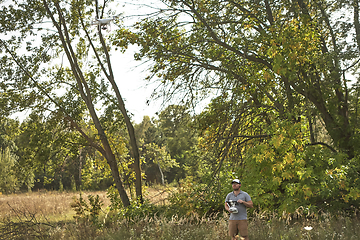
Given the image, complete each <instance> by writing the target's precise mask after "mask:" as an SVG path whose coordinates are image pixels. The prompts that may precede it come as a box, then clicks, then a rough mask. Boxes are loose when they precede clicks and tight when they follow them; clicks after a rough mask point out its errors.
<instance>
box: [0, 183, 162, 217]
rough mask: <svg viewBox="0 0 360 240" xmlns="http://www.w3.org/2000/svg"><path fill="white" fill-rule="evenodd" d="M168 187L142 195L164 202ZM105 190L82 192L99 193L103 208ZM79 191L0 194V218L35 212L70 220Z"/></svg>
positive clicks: (150, 190)
mask: <svg viewBox="0 0 360 240" xmlns="http://www.w3.org/2000/svg"><path fill="white" fill-rule="evenodd" d="M168 191H169V190H168V189H166V188H164V187H161V186H154V187H151V188H146V189H145V191H144V197H145V198H146V199H149V200H150V201H151V202H152V203H154V204H165V203H166V198H167V197H168V195H169V193H168ZM106 194H107V193H106V191H90V192H82V196H83V198H84V199H87V196H88V195H93V196H96V195H99V198H100V200H101V201H102V202H103V204H104V206H103V210H105V209H106V207H107V206H109V205H110V200H109V199H108V198H107V197H106ZM79 196H80V193H79V192H55V191H39V192H30V193H21V194H9V195H0V219H3V218H4V217H14V215H15V214H16V212H19V211H20V212H24V211H26V212H29V213H36V214H37V215H38V216H46V217H47V218H48V219H51V220H52V221H59V220H60V221H64V220H72V219H73V216H74V215H75V211H74V210H73V209H72V208H71V206H70V205H71V203H73V198H74V197H76V198H79Z"/></svg>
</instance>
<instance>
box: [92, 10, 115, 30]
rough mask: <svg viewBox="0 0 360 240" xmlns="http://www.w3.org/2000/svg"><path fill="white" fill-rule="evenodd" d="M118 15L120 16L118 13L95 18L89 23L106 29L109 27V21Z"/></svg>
mask: <svg viewBox="0 0 360 240" xmlns="http://www.w3.org/2000/svg"><path fill="white" fill-rule="evenodd" d="M119 16H120V14H119V15H115V16H112V17H111V18H100V19H99V18H95V21H92V22H91V25H97V26H99V27H101V29H102V30H106V29H108V28H109V29H110V22H112V21H114V20H115V19H117V18H118V17H119ZM109 31H110V30H109Z"/></svg>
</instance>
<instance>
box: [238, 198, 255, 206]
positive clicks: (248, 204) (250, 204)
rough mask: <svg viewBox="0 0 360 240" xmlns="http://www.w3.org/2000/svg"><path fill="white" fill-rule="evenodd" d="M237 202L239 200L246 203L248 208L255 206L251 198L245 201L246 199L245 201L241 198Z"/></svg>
mask: <svg viewBox="0 0 360 240" xmlns="http://www.w3.org/2000/svg"><path fill="white" fill-rule="evenodd" d="M237 202H238V203H242V204H244V205H245V207H248V208H253V207H254V204H253V202H252V201H251V200H250V201H247V202H245V201H243V200H241V199H239V200H238V201H237Z"/></svg>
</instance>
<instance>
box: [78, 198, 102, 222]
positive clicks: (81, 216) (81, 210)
mask: <svg viewBox="0 0 360 240" xmlns="http://www.w3.org/2000/svg"><path fill="white" fill-rule="evenodd" d="M73 200H74V202H73V203H72V204H71V207H72V208H73V209H74V210H75V212H76V215H75V216H74V218H75V219H76V221H77V222H80V223H83V222H91V223H92V224H94V225H95V226H100V222H99V215H100V213H101V207H102V206H103V205H104V204H103V202H102V201H101V200H100V199H99V195H96V197H94V196H93V195H89V196H88V201H89V203H87V202H86V200H85V199H84V198H83V197H82V195H81V194H80V197H79V199H78V198H76V197H74V198H73Z"/></svg>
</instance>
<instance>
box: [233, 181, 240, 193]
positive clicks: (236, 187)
mask: <svg viewBox="0 0 360 240" xmlns="http://www.w3.org/2000/svg"><path fill="white" fill-rule="evenodd" d="M231 185H232V188H233V190H234V191H237V190H239V189H240V186H241V184H238V183H232V184H231Z"/></svg>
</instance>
